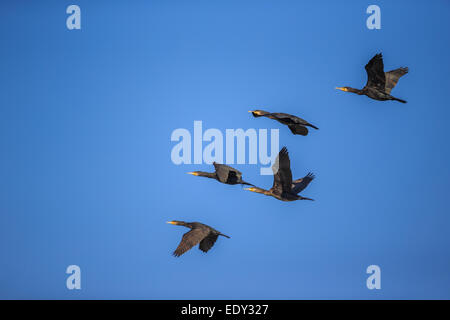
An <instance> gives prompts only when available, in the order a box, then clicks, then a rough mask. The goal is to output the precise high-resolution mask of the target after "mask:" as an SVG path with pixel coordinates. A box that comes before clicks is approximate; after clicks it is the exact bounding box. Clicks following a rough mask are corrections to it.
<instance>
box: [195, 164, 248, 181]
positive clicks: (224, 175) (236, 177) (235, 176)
mask: <svg viewBox="0 0 450 320" xmlns="http://www.w3.org/2000/svg"><path fill="white" fill-rule="evenodd" d="M213 165H214V169H215V172H203V171H193V172H188V174H192V175H194V176H200V177H206V178H211V179H216V180H217V181H219V182H222V183H225V184H245V185H248V186H253V184H251V183H248V182H245V181H243V180H242V172H240V171H239V170H236V169H234V168H232V167H230V166H227V165H225V164H219V163H216V162H213Z"/></svg>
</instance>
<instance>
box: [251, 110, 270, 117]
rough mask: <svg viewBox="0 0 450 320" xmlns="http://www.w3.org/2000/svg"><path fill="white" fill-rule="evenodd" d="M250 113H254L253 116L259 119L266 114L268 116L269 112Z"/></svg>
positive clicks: (255, 111) (254, 111)
mask: <svg viewBox="0 0 450 320" xmlns="http://www.w3.org/2000/svg"><path fill="white" fill-rule="evenodd" d="M249 112H251V113H252V115H253V116H254V117H255V118H257V117H262V116H263V115H265V114H268V113H269V112H267V111H263V110H250V111H249Z"/></svg>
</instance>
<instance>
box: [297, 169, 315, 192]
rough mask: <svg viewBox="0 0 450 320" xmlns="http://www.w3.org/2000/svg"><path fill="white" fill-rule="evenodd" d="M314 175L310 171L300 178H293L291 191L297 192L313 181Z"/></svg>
mask: <svg viewBox="0 0 450 320" xmlns="http://www.w3.org/2000/svg"><path fill="white" fill-rule="evenodd" d="M314 178H315V176H314V175H313V174H312V173H311V172H310V173H308V174H307V175H306V176H305V177H303V178H301V179H297V180H294V181H293V182H292V193H295V194H297V193H299V192H301V191H303V190H304V189H305V188H306V187H307V186H308V185H309V183H310V182H311V181H313V180H314Z"/></svg>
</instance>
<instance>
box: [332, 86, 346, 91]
mask: <svg viewBox="0 0 450 320" xmlns="http://www.w3.org/2000/svg"><path fill="white" fill-rule="evenodd" d="M335 89H337V90H341V91H348V90H347V88H342V87H336V88H335Z"/></svg>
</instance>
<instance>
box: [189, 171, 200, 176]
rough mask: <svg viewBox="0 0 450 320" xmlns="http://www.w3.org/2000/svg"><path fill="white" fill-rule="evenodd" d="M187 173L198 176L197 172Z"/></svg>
mask: <svg viewBox="0 0 450 320" xmlns="http://www.w3.org/2000/svg"><path fill="white" fill-rule="evenodd" d="M187 174H192V175H193V176H198V173H197V172H188V173H187Z"/></svg>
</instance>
